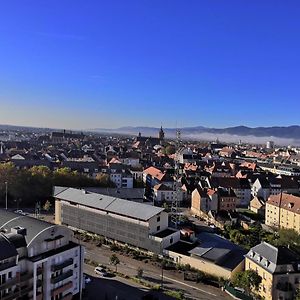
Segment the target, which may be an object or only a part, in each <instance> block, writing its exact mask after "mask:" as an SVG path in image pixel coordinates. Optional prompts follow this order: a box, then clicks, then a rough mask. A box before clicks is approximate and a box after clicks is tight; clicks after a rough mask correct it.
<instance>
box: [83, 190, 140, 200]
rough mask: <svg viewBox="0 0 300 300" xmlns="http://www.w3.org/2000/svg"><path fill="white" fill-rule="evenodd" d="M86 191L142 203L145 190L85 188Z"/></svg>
mask: <svg viewBox="0 0 300 300" xmlns="http://www.w3.org/2000/svg"><path fill="white" fill-rule="evenodd" d="M85 190H86V191H88V192H91V193H96V194H102V195H107V196H111V197H117V198H120V199H126V200H140V201H143V199H144V194H145V190H144V189H143V188H133V189H126V188H124V189H121V188H93V187H87V188H85Z"/></svg>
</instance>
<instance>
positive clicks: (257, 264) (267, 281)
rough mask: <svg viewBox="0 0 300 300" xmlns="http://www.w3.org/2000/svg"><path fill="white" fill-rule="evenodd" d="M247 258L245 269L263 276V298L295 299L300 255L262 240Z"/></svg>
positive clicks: (269, 299) (299, 272) (261, 289)
mask: <svg viewBox="0 0 300 300" xmlns="http://www.w3.org/2000/svg"><path fill="white" fill-rule="evenodd" d="M245 258H246V259H245V270H254V271H256V272H257V274H258V275H260V276H261V278H262V281H261V284H260V287H259V291H258V294H259V295H260V296H261V297H263V299H265V300H272V299H280V300H292V299H295V298H294V296H295V292H296V290H297V289H298V288H299V280H300V257H299V256H298V255H297V254H296V253H294V252H293V251H291V250H290V249H288V248H286V247H278V248H276V247H274V246H272V245H270V244H268V243H266V242H262V243H261V244H259V245H257V246H255V247H253V248H252V249H250V251H249V252H248V253H247V254H246V256H245Z"/></svg>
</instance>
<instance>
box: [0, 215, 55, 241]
mask: <svg viewBox="0 0 300 300" xmlns="http://www.w3.org/2000/svg"><path fill="white" fill-rule="evenodd" d="M16 226H19V227H23V228H26V236H25V239H26V243H27V245H28V244H30V242H31V241H32V240H33V239H34V237H35V236H37V235H38V234H39V233H40V232H41V231H43V230H44V229H46V228H50V227H53V226H58V225H54V224H51V223H47V222H44V221H41V220H38V219H35V218H32V217H29V216H23V215H20V214H15V213H11V212H7V211H6V210H0V229H4V230H5V231H6V233H10V232H11V229H12V228H13V227H16Z"/></svg>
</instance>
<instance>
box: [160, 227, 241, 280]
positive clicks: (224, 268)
mask: <svg viewBox="0 0 300 300" xmlns="http://www.w3.org/2000/svg"><path fill="white" fill-rule="evenodd" d="M197 240H198V241H197V243H196V244H192V243H188V242H184V241H180V242H178V243H177V244H174V245H172V246H170V247H168V248H167V249H165V250H164V254H165V255H167V256H169V257H170V258H171V259H173V260H174V262H176V263H178V264H182V265H186V264H189V265H190V266H192V267H193V268H195V269H198V270H200V271H202V272H204V273H206V274H209V275H213V276H217V277H222V278H224V279H231V278H232V277H233V276H234V274H235V273H237V272H240V271H243V270H244V261H245V259H244V255H245V254H246V251H245V250H244V249H242V248H241V247H239V246H237V245H235V244H233V243H231V242H230V241H228V240H226V239H224V238H223V237H221V236H219V235H216V234H212V233H208V232H201V233H200V234H198V235H197Z"/></svg>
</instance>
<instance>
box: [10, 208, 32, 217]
mask: <svg viewBox="0 0 300 300" xmlns="http://www.w3.org/2000/svg"><path fill="white" fill-rule="evenodd" d="M14 213H16V214H20V215H23V216H27V215H29V214H28V213H26V212H24V211H23V210H22V209H17V210H15V211H14Z"/></svg>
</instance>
